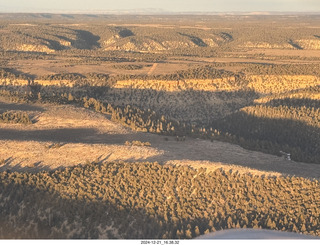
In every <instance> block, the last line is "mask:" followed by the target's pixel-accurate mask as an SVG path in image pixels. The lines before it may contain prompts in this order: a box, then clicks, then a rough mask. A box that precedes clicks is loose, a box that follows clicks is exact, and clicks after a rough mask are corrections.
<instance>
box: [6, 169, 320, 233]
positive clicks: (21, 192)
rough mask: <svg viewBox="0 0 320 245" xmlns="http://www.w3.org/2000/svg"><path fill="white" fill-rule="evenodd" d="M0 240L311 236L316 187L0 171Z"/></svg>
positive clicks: (122, 173) (223, 175) (212, 178)
mask: <svg viewBox="0 0 320 245" xmlns="http://www.w3.org/2000/svg"><path fill="white" fill-rule="evenodd" d="M0 179H1V182H0V183H1V184H0V185H1V188H0V205H1V209H0V210H1V211H0V214H1V216H0V224H1V226H0V237H1V238H109V239H111V238H130V239H134V238H140V239H142V238H143V239H146V238H153V239H159V238H166V239H177V238H180V239H185V238H193V237H196V236H199V235H201V234H205V233H208V232H211V231H216V230H221V229H228V228H240V227H242V228H243V227H247V228H266V229H272V230H282V231H293V232H298V233H303V234H311V235H316V236H319V234H320V233H319V232H320V220H319V208H318V207H319V204H320V203H319V200H320V199H319V197H320V196H319V195H320V192H319V183H318V181H316V180H307V179H303V178H296V177H262V176H252V175H247V174H239V173H237V172H231V171H230V172H229V171H228V172H226V171H223V170H216V171H214V172H206V170H205V169H199V170H195V169H192V168H190V167H186V166H185V167H183V166H180V167H177V166H162V165H159V164H157V163H107V164H100V163H99V164H98V163H91V164H88V165H85V166H76V167H72V168H66V169H64V170H58V171H54V172H49V173H48V172H41V173H37V174H31V173H18V172H3V173H1V174H0Z"/></svg>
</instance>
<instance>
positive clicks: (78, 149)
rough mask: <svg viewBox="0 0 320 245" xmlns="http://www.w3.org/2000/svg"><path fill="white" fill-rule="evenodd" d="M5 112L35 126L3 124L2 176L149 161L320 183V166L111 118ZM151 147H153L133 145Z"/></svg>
mask: <svg viewBox="0 0 320 245" xmlns="http://www.w3.org/2000/svg"><path fill="white" fill-rule="evenodd" d="M0 103H1V108H7V109H11V110H24V111H28V113H29V114H30V115H32V116H33V119H34V121H35V123H33V124H31V125H18V124H4V123H2V124H0V160H2V165H0V170H1V171H4V170H7V169H10V170H16V171H32V172H37V171H41V170H53V169H56V168H59V167H68V166H73V165H78V164H85V163H87V162H92V161H98V162H105V161H126V162H137V161H141V162H142V161H143V162H145V161H150V162H155V161H157V162H159V163H161V164H178V165H179V164H184V165H185V164H187V165H190V166H193V167H196V168H197V167H205V168H208V169H216V168H224V169H227V170H229V169H232V170H235V171H239V172H250V173H252V174H257V175H263V174H265V175H269V174H271V175H295V176H299V177H305V178H319V176H320V165H319V164H306V163H301V162H294V161H288V160H285V159H284V158H281V157H278V156H273V155H269V154H264V153H261V152H255V151H250V150H246V149H244V148H242V147H240V146H237V145H233V144H229V143H225V142H220V141H213V142H210V141H208V140H202V139H195V138H188V137H187V138H186V140H185V141H176V139H175V138H174V137H170V136H160V135H156V134H150V133H142V132H134V131H132V130H130V129H128V128H126V127H124V126H121V125H120V124H118V123H116V122H113V121H111V120H110V119H109V118H108V116H106V115H103V114H99V113H96V112H92V111H89V110H87V109H84V108H79V107H74V106H71V105H59V106H56V105H43V104H34V105H26V104H14V103H10V102H6V101H0ZM126 141H128V142H132V141H141V142H150V144H151V146H138V145H130V144H128V142H127V143H126Z"/></svg>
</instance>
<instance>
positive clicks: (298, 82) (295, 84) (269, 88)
mask: <svg viewBox="0 0 320 245" xmlns="http://www.w3.org/2000/svg"><path fill="white" fill-rule="evenodd" d="M247 80H248V81H249V83H248V88H249V89H252V90H254V91H255V92H258V93H262V94H274V93H282V92H286V91H292V90H296V89H303V88H309V87H313V86H317V85H320V79H319V78H318V77H316V76H311V75H309V76H308V75H281V76H280V75H251V76H247Z"/></svg>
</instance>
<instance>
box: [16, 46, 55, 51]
mask: <svg viewBox="0 0 320 245" xmlns="http://www.w3.org/2000/svg"><path fill="white" fill-rule="evenodd" d="M14 50H16V51H25V52H42V53H54V52H55V50H54V49H51V48H49V47H48V46H46V45H34V44H22V45H19V46H17V47H16V49H14Z"/></svg>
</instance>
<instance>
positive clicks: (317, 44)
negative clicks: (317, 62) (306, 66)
mask: <svg viewBox="0 0 320 245" xmlns="http://www.w3.org/2000/svg"><path fill="white" fill-rule="evenodd" d="M296 42H297V43H298V45H299V46H300V47H301V48H303V49H314V50H318V49H320V40H318V39H301V40H297V41H296Z"/></svg>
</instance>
